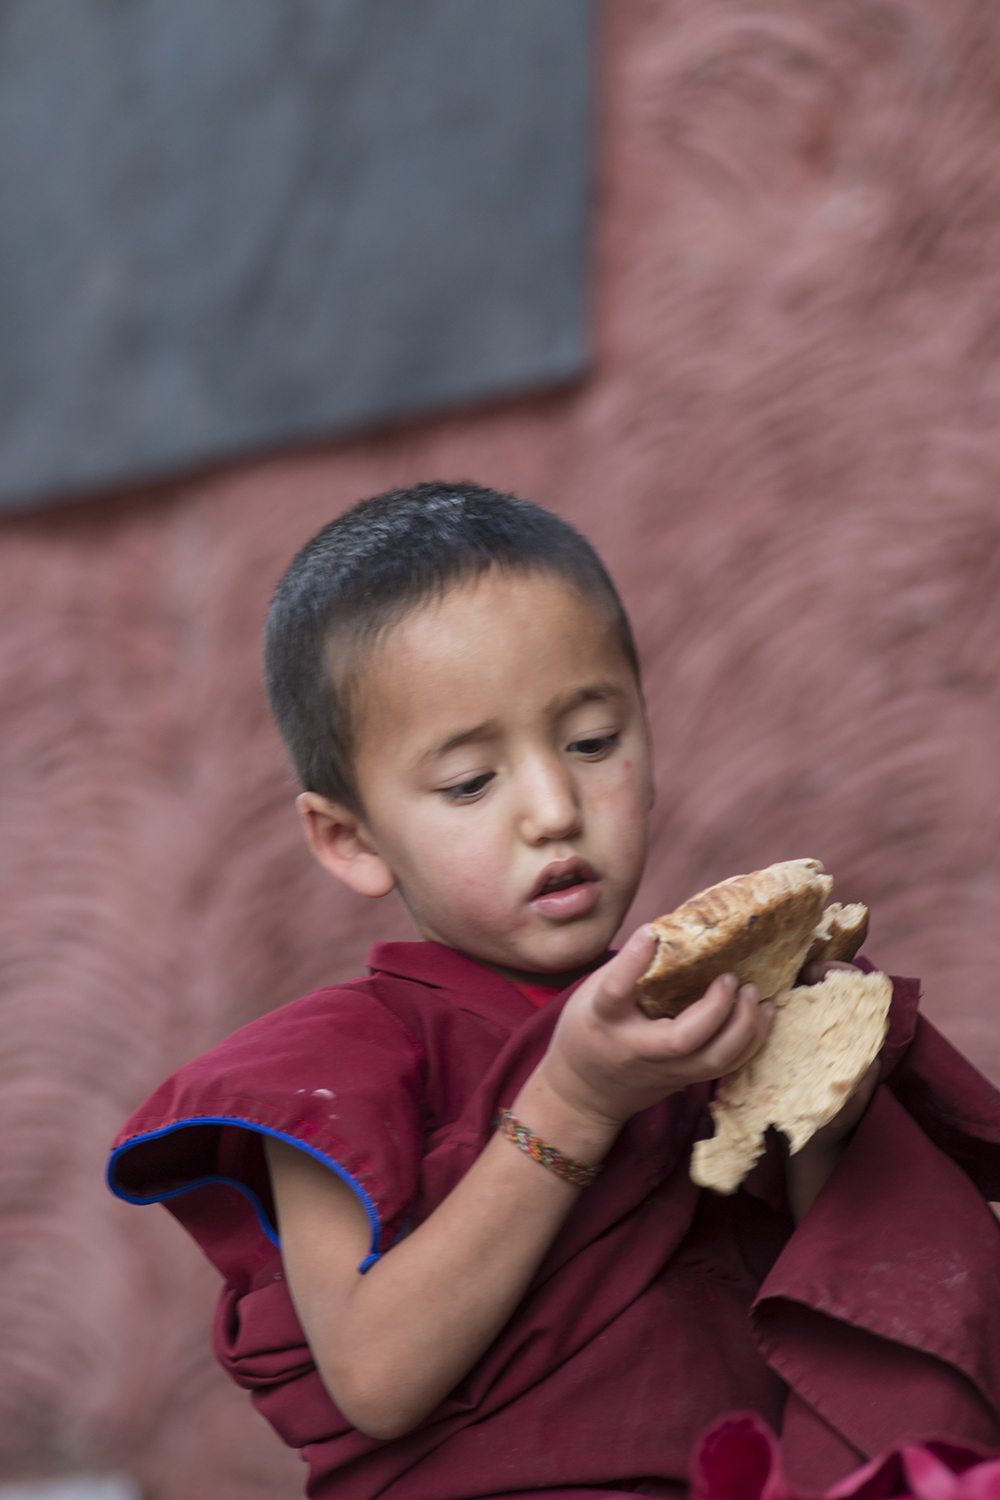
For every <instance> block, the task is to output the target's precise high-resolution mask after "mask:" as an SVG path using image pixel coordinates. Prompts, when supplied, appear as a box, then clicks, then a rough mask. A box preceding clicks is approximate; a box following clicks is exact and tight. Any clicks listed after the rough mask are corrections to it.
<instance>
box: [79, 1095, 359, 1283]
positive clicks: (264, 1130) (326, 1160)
mask: <svg viewBox="0 0 1000 1500" xmlns="http://www.w3.org/2000/svg"><path fill="white" fill-rule="evenodd" d="M194 1125H239V1126H241V1127H242V1128H243V1129H244V1130H253V1131H255V1132H256V1133H257V1135H270V1136H273V1137H274V1139H275V1140H277V1141H287V1142H288V1144H289V1145H290V1146H295V1147H296V1148H297V1149H298V1150H299V1151H304V1152H305V1153H306V1155H307V1156H312V1157H314V1158H315V1160H316V1161H319V1162H322V1163H323V1165H324V1166H325V1167H329V1169H330V1171H331V1172H335V1173H336V1174H337V1176H338V1177H339V1178H340V1179H341V1180H342V1181H343V1182H346V1183H347V1186H348V1187H349V1188H350V1189H351V1192H352V1193H353V1194H354V1195H355V1197H356V1198H357V1199H358V1201H359V1202H360V1204H361V1206H362V1208H363V1209H364V1211H365V1214H366V1216H367V1218H368V1223H369V1225H370V1227H371V1232H372V1244H371V1249H370V1250H369V1252H368V1254H367V1255H366V1256H365V1258H364V1260H363V1261H362V1262H361V1264H360V1265H359V1266H358V1271H359V1272H361V1273H362V1274H364V1272H365V1271H367V1270H368V1269H369V1267H371V1266H373V1265H374V1264H375V1262H376V1261H377V1260H380V1259H381V1255H380V1252H379V1248H378V1246H379V1240H380V1238H381V1235H382V1221H381V1219H380V1218H379V1215H378V1209H377V1208H376V1206H375V1200H374V1199H373V1198H372V1197H371V1195H370V1194H369V1193H367V1192H366V1191H365V1189H364V1188H363V1187H362V1186H361V1184H360V1182H358V1180H357V1178H356V1177H352V1176H351V1174H350V1172H348V1171H347V1169H346V1167H342V1166H341V1164H340V1162H339V1161H337V1160H336V1159H335V1158H334V1157H332V1156H327V1155H326V1154H325V1153H324V1152H322V1151H317V1149H316V1147H315V1146H307V1145H306V1143H305V1142H304V1141H300V1140H299V1139H298V1137H297V1136H294V1135H289V1134H288V1133H287V1131H284V1130H274V1129H272V1128H271V1127H270V1126H267V1125H258V1124H257V1122H256V1121H254V1120H241V1119H240V1118H239V1117H238V1116H236V1115H192V1116H191V1117H190V1118H189V1119H186V1120H175V1121H174V1123H173V1124H172V1125H164V1126H162V1127H161V1128H160V1129H159V1130H148V1131H146V1132H144V1133H143V1134H142V1135H136V1136H133V1137H132V1139H131V1140H128V1141H123V1142H122V1144H121V1145H120V1146H117V1147H116V1148H115V1150H114V1151H112V1153H111V1156H110V1157H109V1159H108V1168H107V1181H108V1187H109V1188H110V1189H111V1191H112V1192H113V1193H114V1195H115V1197H116V1198H122V1199H124V1201H125V1202H126V1203H137V1204H140V1205H145V1204H147V1203H165V1202H166V1201H167V1199H168V1198H179V1197H180V1196H181V1195H182V1194H183V1193H190V1192H193V1191H194V1189H195V1188H200V1187H207V1186H208V1185H209V1183H213V1182H224V1183H226V1184H228V1186H229V1187H234V1188H236V1190H237V1192H240V1193H242V1194H243V1196H244V1198H246V1199H248V1201H249V1202H250V1203H251V1204H252V1205H253V1209H254V1212H255V1213H256V1215H257V1222H258V1223H259V1225H260V1227H261V1229H262V1230H263V1232H264V1234H265V1235H266V1236H267V1238H268V1239H269V1240H270V1241H271V1244H272V1245H276V1246H277V1247H278V1249H279V1250H280V1249H281V1239H280V1236H279V1235H278V1233H277V1230H276V1229H275V1228H274V1226H273V1225H272V1224H271V1221H270V1220H269V1219H268V1217H267V1214H266V1212H265V1210H264V1205H263V1203H261V1201H260V1199H259V1198H258V1196H257V1194H256V1193H255V1192H254V1191H253V1189H252V1188H250V1187H247V1185H246V1183H245V1182H240V1180H239V1178H237V1177H225V1176H223V1175H222V1174H221V1173H216V1174H213V1175H212V1176H209V1177H197V1178H195V1179H194V1180H193V1181H191V1182H186V1183H185V1184H184V1185H183V1187H176V1188H168V1189H167V1191H166V1192H164V1193H153V1194H151V1195H150V1196H149V1197H147V1198H137V1197H136V1196H135V1195H134V1194H132V1193H129V1192H126V1190H125V1189H124V1188H123V1187H120V1186H119V1185H118V1183H116V1182H115V1180H114V1169H115V1167H116V1166H117V1165H118V1162H119V1160H120V1158H121V1157H122V1156H124V1155H125V1153H126V1152H127V1151H131V1150H132V1148H133V1146H141V1145H142V1144H143V1142H144V1141H155V1140H158V1139H159V1138H160V1137H161V1136H164V1135H172V1134H173V1132H174V1131H175V1130H185V1129H187V1128H188V1127H189V1126H194Z"/></svg>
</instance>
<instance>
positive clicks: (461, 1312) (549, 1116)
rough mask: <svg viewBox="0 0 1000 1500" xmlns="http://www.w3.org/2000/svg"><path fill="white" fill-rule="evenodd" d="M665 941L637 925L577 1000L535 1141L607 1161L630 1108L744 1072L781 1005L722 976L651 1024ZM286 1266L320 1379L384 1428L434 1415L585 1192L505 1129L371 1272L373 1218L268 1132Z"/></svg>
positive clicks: (405, 1427) (530, 1086) (535, 1088)
mask: <svg viewBox="0 0 1000 1500" xmlns="http://www.w3.org/2000/svg"><path fill="white" fill-rule="evenodd" d="M652 946H653V940H652V938H651V937H650V936H649V933H648V929H645V928H644V929H640V931H639V932H638V933H636V934H635V935H634V936H633V938H632V939H631V940H630V941H629V943H628V944H626V946H625V947H624V948H623V949H622V951H621V953H619V954H618V955H617V957H616V958H614V959H612V960H611V962H610V963H609V964H606V965H605V966H604V968H603V969H600V970H598V971H597V972H596V973H595V974H593V975H592V976H591V977H590V978H589V979H587V980H586V981H585V982H584V984H582V985H581V986H580V988H579V990H577V992H576V993H575V994H574V995H573V997H572V998H571V1000H570V1001H569V1002H568V1003H567V1005H566V1007H565V1009H564V1011H563V1013H562V1015H561V1016H560V1019H559V1023H558V1025H557V1027H556V1030H555V1033H554V1035H553V1038H552V1042H551V1044H550V1047H549V1049H548V1052H547V1053H546V1055H545V1057H544V1058H543V1059H542V1062H541V1063H540V1064H539V1066H538V1067H537V1068H536V1069H535V1072H534V1073H533V1074H532V1075H531V1077H530V1078H529V1079H528V1081H527V1083H526V1084H525V1086H524V1088H523V1089H522V1090H521V1092H520V1094H519V1095H518V1097H517V1099H516V1100H515V1101H514V1104H513V1106H512V1108H513V1112H514V1114H515V1115H516V1116H517V1118H518V1119H520V1120H522V1121H523V1122H524V1123H525V1124H526V1125H528V1126H529V1128H530V1129H531V1130H533V1131H534V1132H535V1134H536V1135H538V1136H541V1137H542V1139H544V1140H546V1141H549V1142H551V1143H552V1144H553V1145H555V1146H556V1147H558V1149H559V1150H560V1151H561V1152H563V1153H564V1154H565V1155H567V1156H570V1157H573V1158H574V1159H575V1160H578V1161H583V1162H588V1163H591V1164H594V1165H596V1164H597V1163H598V1162H600V1161H601V1160H603V1158H604V1156H605V1154H606V1153H607V1151H608V1149H609V1147H610V1146H611V1144H612V1142H613V1141H614V1139H615V1137H616V1136H617V1134H618V1132H619V1130H620V1129H621V1127H622V1125H623V1124H624V1123H625V1121H626V1120H627V1119H628V1118H630V1116H631V1115H633V1114H635V1113H637V1112H638V1111H639V1110H641V1109H645V1108H647V1107H648V1106H649V1105H651V1104H654V1103H656V1102H657V1101H658V1100H659V1099H663V1098H665V1097H666V1096H667V1095H668V1094H671V1093H673V1092H675V1091H676V1090H677V1089H680V1088H684V1087H685V1086H686V1085H687V1084H689V1083H694V1082H698V1081H701V1080H704V1079H708V1078H716V1077H718V1076H719V1075H720V1074H722V1073H724V1072H726V1071H728V1070H730V1069H732V1068H734V1067H737V1066H739V1064H740V1063H741V1062H742V1061H744V1060H745V1058H747V1057H749V1056H751V1055H752V1054H753V1052H755V1051H756V1049H757V1048H758V1047H759V1046H760V1044H761V1042H762V1041H763V1038H764V1035H765V1034H766V1030H767V1027H768V1025H769V1024H770V1015H771V1008H770V1007H767V1006H761V1007H758V1006H757V1005H756V1003H755V999H754V995H753V991H747V990H744V991H741V992H740V994H739V995H737V993H736V982H735V980H733V979H732V978H731V977H728V976H727V978H725V979H719V980H716V981H715V983H714V984H713V985H711V986H710V988H709V990H708V991H707V992H706V994H705V996H704V997H703V999H701V1000H700V1001H698V1002H697V1003H696V1004H695V1005H693V1006H690V1007H689V1008H688V1009H687V1010H686V1011H685V1012H683V1014H682V1015H681V1016H679V1017H677V1019H676V1020H661V1021H650V1020H649V1019H647V1018H646V1017H645V1016H644V1015H642V1013H641V1012H640V1011H639V1010H638V1007H637V1006H636V1005H635V998H634V990H635V982H636V980H637V979H638V977H639V975H640V974H641V973H642V972H643V971H644V969H645V968H646V967H647V965H648V962H649V959H650V956H651V952H652ZM267 1154H268V1162H269V1165H270V1168H271V1177H272V1182H273V1186H274V1196H275V1203H276V1205H277V1212H278V1221H279V1227H280V1231H281V1239H282V1247H283V1250H282V1254H283V1258H284V1264H285V1274H286V1276H287V1278H288V1284H289V1289H290V1291H291V1294H292V1298H293V1301H294V1303H295V1306H296V1310H297V1312H298V1314H299V1318H300V1321H301V1323H302V1326H303V1329H304V1331H305V1334H306V1338H307V1339H308V1341H309V1346H310V1348H311V1350H312V1352H313V1356H314V1358H315V1360H316V1364H317V1366H318V1368H319V1371H320V1374H321V1376H322V1377H323V1381H324V1383H325V1385H326V1386H327V1389H328V1390H329V1391H330V1394H331V1396H332V1397H333V1399H334V1401H335V1402H336V1403H337V1405H338V1407H339V1408H340V1409H341V1411H342V1412H343V1413H344V1415H345V1416H346V1417H347V1418H348V1419H349V1421H351V1422H352V1423H353V1424H354V1425H355V1426H356V1427H358V1428H360V1430H361V1431H363V1432H366V1433H368V1434H369V1435H370V1436H372V1437H377V1438H385V1439H388V1438H394V1437H398V1436H401V1435H402V1434H403V1433H405V1432H408V1431H409V1430H410V1429H411V1428H413V1427H415V1426H416V1425H417V1423H419V1422H420V1421H422V1420H423V1418H424V1417H426V1416H428V1415H429V1414H430V1413H431V1412H432V1411H433V1410H434V1408H435V1407H436V1406H438V1405H439V1404H440V1402H441V1401H442V1400H443V1399H444V1397H445V1396H446V1395H447V1394H448V1392H449V1391H450V1390H452V1389H453V1387H454V1386H455V1385H456V1384H457V1383H458V1381H459V1380H461V1378H462V1376H463V1375H465V1374H466V1373H467V1372H468V1371H469V1370H470V1369H471V1368H472V1366H473V1365H474V1364H475V1363H476V1361H477V1360H478V1359H479V1357H480V1355H481V1354H483V1353H484V1351H485V1350H486V1349H487V1348H488V1347H489V1345H490V1344H491V1343H492V1342H493V1340H494V1339H495V1338H496V1336H497V1334H498V1333H499V1332H500V1330H501V1328H502V1327H503V1326H504V1324H505V1323H506V1322H507V1320H508V1318H509V1317H510V1316H511V1314H512V1312H513V1311H514V1309H515V1308H516V1306H517V1304H518V1302H519V1301H520V1300H521V1298H522V1297H523V1295H524V1293H525V1290H526V1289H527V1287H528V1285H529V1283H530V1281H531V1278H532V1276H533V1275H534V1273H535V1270H536V1269H537V1267H538V1265H539V1264H540V1262H541V1260H542V1259H543V1257H544V1255H545V1253H546V1251H547V1249H548V1247H549V1245H550V1244H551V1243H552V1240H553V1238H554V1237H555V1234H556V1232H557V1231H558V1229H559V1227H560V1225H561V1224H562V1222H563V1220H564V1218H565V1217H566V1214H567V1213H568V1212H569V1209H570V1207H571V1206H572V1204H573V1202H574V1201H575V1199H576V1196H577V1193H578V1192H579V1191H580V1189H578V1188H576V1187H574V1186H573V1185H571V1184H570V1183H568V1182H565V1181H564V1180H563V1179H562V1178H561V1177H558V1176H557V1175H556V1174H555V1173H554V1172H551V1171H549V1170H547V1169H546V1168H545V1167H542V1166H540V1165H539V1164H538V1163H537V1162H535V1161H533V1160H532V1159H531V1158H530V1157H528V1156H527V1155H525V1154H524V1153H523V1152H521V1151H519V1150H518V1149H517V1148H516V1147H515V1146H514V1145H512V1144H511V1143H510V1142H509V1141H508V1140H506V1139H505V1138H504V1137H502V1136H499V1135H498V1136H494V1138H493V1139H492V1140H491V1141H490V1142H489V1143H488V1145H487V1146H486V1148H485V1150H484V1151H483V1152H482V1154H481V1155H480V1156H479V1157H478V1158H477V1160H476V1161H475V1162H474V1163H473V1165H472V1167H471V1168H470V1169H469V1171H468V1172H467V1173H466V1175H465V1176H464V1177H463V1178H462V1180H461V1182H459V1183H458V1184H457V1185H456V1187H455V1188H454V1189H453V1190H452V1192H451V1193H450V1194H449V1195H448V1197H447V1198H446V1199H445V1200H444V1201H443V1202H442V1203H441V1204H440V1205H439V1206H438V1208H436V1209H435V1210H434V1212H433V1213H432V1214H431V1215H430V1216H429V1217H428V1218H427V1219H426V1221H425V1222H424V1223H423V1224H421V1225H419V1226H418V1228H417V1229H415V1230H414V1231H413V1233H412V1234H411V1235H409V1236H408V1237H407V1238H405V1239H404V1240H402V1241H401V1242H400V1243H399V1244H397V1245H395V1246H393V1248H392V1249H391V1250H389V1251H387V1252H386V1254H385V1255H383V1256H382V1258H381V1259H380V1260H379V1261H377V1262H376V1263H375V1265H374V1266H372V1268H371V1269H370V1270H369V1271H368V1272H367V1274H366V1275H364V1276H361V1275H359V1274H358V1272H357V1269H356V1267H357V1265H358V1263H359V1262H360V1261H361V1260H362V1259H363V1257H364V1255H365V1252H366V1250H367V1248H368V1240H369V1230H368V1224H367V1220H366V1218H365V1215H364V1212H363V1210H362V1208H361V1206H360V1204H359V1203H358V1201H357V1199H356V1198H355V1197H354V1195H353V1193H352V1192H351V1190H350V1189H349V1188H348V1187H347V1186H346V1184H344V1183H343V1182H341V1181H340V1179H339V1178H337V1177H336V1176H335V1175H334V1174H333V1173H332V1172H330V1171H329V1170H328V1169H327V1168H325V1167H323V1166H322V1165H320V1164H319V1163H318V1162H316V1161H314V1160H313V1159H312V1158H310V1157H308V1156H306V1155H305V1153H303V1152H300V1151H297V1150H296V1149H295V1148H294V1147H292V1146H288V1145H286V1144H284V1143H283V1142H280V1141H274V1140H269V1141H268V1142H267Z"/></svg>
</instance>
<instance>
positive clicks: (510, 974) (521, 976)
mask: <svg viewBox="0 0 1000 1500" xmlns="http://www.w3.org/2000/svg"><path fill="white" fill-rule="evenodd" d="M469 957H470V958H473V957H475V955H474V954H471V953H470V954H469ZM608 957H609V955H608V954H607V953H601V954H599V955H598V957H597V958H595V959H594V960H593V962H592V963H589V964H583V965H582V966H581V967H580V968H578V969H566V970H564V971H563V972H562V973H559V974H552V973H549V972H548V971H547V970H543V971H539V970H538V969H507V968H505V967H504V965H503V964H492V963H490V961H489V959H487V958H477V959H476V963H478V964H482V965H483V967H484V968H486V969H492V970H493V972H494V974H500V975H501V976H502V977H503V978H504V979H509V980H510V982H511V984H527V985H533V984H537V985H542V986H544V988H546V989H551V990H552V991H553V993H554V992H555V991H557V990H565V989H567V988H568V987H569V985H571V984H575V983H576V981H577V980H578V979H583V978H584V976H585V975H587V974H591V973H593V971H594V970H595V969H596V968H598V967H599V966H600V965H601V964H603V963H605V962H606V961H607V959H608Z"/></svg>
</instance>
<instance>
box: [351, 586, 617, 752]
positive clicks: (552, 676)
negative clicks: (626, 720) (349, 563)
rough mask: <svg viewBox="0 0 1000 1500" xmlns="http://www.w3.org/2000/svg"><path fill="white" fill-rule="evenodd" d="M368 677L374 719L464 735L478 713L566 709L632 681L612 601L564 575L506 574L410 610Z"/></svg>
mask: <svg viewBox="0 0 1000 1500" xmlns="http://www.w3.org/2000/svg"><path fill="white" fill-rule="evenodd" d="M361 678H362V682H361V683H360V684H359V686H360V687H361V690H362V691H361V696H362V699H363V700H364V718H365V719H366V720H369V721H370V720H371V718H372V716H374V717H375V718H378V717H381V716H382V714H383V713H385V714H389V715H391V716H392V717H393V719H394V721H395V723H396V725H397V727H400V726H401V724H402V723H403V722H407V723H413V724H416V723H417V722H418V721H419V722H422V723H424V724H427V723H428V722H429V721H435V722H441V721H442V720H445V721H447V720H451V721H454V723H455V724H456V729H455V733H456V734H457V733H460V732H462V725H463V724H464V722H465V721H466V719H467V717H468V714H469V713H470V712H471V713H472V714H473V715H474V716H477V713H478V716H479V717H482V716H485V717H488V718H490V717H493V715H494V713H495V712H496V711H500V712H501V713H503V712H505V711H506V712H511V711H514V710H515V709H516V707H517V706H518V704H519V703H528V702H530V703H531V704H532V705H533V706H536V707H541V706H543V705H550V706H551V707H552V708H553V709H557V708H558V707H559V706H560V700H563V701H565V702H566V704H568V703H569V702H570V700H574V699H575V700H577V701H583V699H584V698H585V697H587V696H588V695H589V696H590V697H591V698H596V697H601V696H604V697H607V696H611V695H612V694H613V693H614V692H616V691H621V690H622V687H623V683H628V682H631V681H632V680H633V679H632V672H631V667H630V666H629V664H628V661H627V659H626V656H625V652H624V648H623V646H622V643H621V640H620V636H619V633H618V627H617V623H616V621H615V620H614V617H613V615H612V613H611V610H610V609H609V608H608V606H607V604H606V603H605V601H604V600H603V599H593V600H588V599H586V598H584V596H583V595H582V593H581V592H580V590H579V589H577V588H575V587H574V586H573V585H572V584H569V583H567V582H565V581H563V580H562V579H559V578H552V577H548V576H545V575H538V574H504V573H499V572H491V573H488V574H486V575H484V576H483V577H481V578H479V579H476V580H474V581H472V582H469V583H466V584H463V585H459V586H456V587H455V588H452V589H449V590H448V591H447V592H446V593H445V594H443V595H442V596H441V597H440V598H437V599H433V600H430V601H427V602H425V603H423V604H420V605H418V606H417V607H415V608H414V609H413V610H411V611H410V612H409V613H407V614H406V615H405V616H404V617H403V618H402V619H401V620H399V621H398V622H397V623H395V624H394V625H392V626H391V627H390V628H389V629H388V630H387V631H385V632H384V634H383V635H382V636H381V637H380V639H379V641H378V642H377V644H376V645H375V646H374V648H373V650H372V652H371V655H370V657H369V660H368V662H367V663H366V669H365V670H364V671H363V673H362V674H361ZM360 706H361V705H359V707H360Z"/></svg>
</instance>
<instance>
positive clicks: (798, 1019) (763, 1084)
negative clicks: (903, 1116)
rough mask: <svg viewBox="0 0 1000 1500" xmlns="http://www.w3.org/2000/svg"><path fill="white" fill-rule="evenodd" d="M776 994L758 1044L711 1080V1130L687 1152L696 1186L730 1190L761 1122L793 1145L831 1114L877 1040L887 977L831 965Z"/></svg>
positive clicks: (760, 1144)
mask: <svg viewBox="0 0 1000 1500" xmlns="http://www.w3.org/2000/svg"><path fill="white" fill-rule="evenodd" d="M777 998H778V1002H779V1004H778V1008H777V1009H776V1010H775V1013H774V1020H773V1022H772V1023H771V1030H770V1032H769V1033H768V1036H767V1040H766V1041H765V1042H764V1045H763V1046H762V1047H761V1049H760V1051H759V1052H758V1053H757V1054H756V1055H755V1056H754V1057H752V1058H751V1059H750V1061H749V1062H747V1063H744V1064H743V1067H742V1068H738V1069H737V1071H736V1072H735V1073H731V1074H730V1075H729V1076H728V1077H726V1078H723V1079H722V1081H721V1083H720V1084H719V1087H718V1090H717V1092H716V1096H715V1098H714V1100H713V1101H712V1104H711V1110H712V1118H713V1120H714V1122H715V1134H714V1135H713V1137H712V1139H711V1140H708V1141H698V1142H697V1144H696V1145H695V1148H694V1153H693V1155H692V1158H691V1176H692V1178H693V1179H694V1181H695V1182H696V1183H698V1185H699V1187H707V1188H712V1189H713V1190H714V1191H715V1192H717V1193H732V1192H735V1190H736V1188H738V1187H739V1185H740V1183H741V1182H742V1181H743V1179H744V1177H745V1176H746V1175H747V1173H748V1172H749V1171H750V1169H751V1168H752V1167H753V1165H754V1163H755V1162H756V1161H757V1158H758V1157H759V1156H760V1154H761V1152H762V1151H763V1149H764V1132H765V1131H766V1130H767V1128H768V1126H769V1125H774V1126H775V1127H776V1128H777V1129H778V1130H781V1131H783V1132H784V1134H785V1135H786V1136H787V1137H788V1143H789V1146H790V1148H791V1150H792V1151H793V1152H795V1151H799V1150H800V1149H801V1148H802V1147H803V1146H804V1145H805V1143H806V1141H808V1140H809V1138H810V1136H812V1135H813V1134H815V1132H816V1131H817V1130H819V1128H820V1127H821V1126H822V1125H826V1124H827V1123H828V1122H829V1121H830V1120H832V1119H833V1117H834V1115H835V1114H837V1113H838V1111H839V1110H840V1109H841V1108H842V1106H843V1105H844V1104H845V1103H846V1102H847V1100H848V1099H849V1098H850V1096H851V1094H852V1093H853V1092H854V1090H855V1088H857V1086H858V1084H859V1083H860V1082H861V1079H862V1078H863V1077H864V1075H865V1073H866V1072H867V1071H868V1069H869V1067H870V1066H871V1064H872V1062H873V1061H874V1059H875V1058H876V1057H877V1056H878V1052H879V1049H880V1048H881V1046H882V1043H883V1042H884V1040H885V1033H886V1028H887V1026H888V1016H889V1002H890V1000H891V999H892V981H891V980H890V979H889V978H888V977H887V975H885V974H862V973H860V972H859V971H858V970H853V971H852V970H847V969H835V970H833V971H832V972H831V973H829V974H827V976H826V978H825V979H824V980H823V982H822V984H814V985H802V986H800V987H799V988H797V989H793V990H790V991H789V992H788V993H787V994H783V995H780V996H778V997H777ZM781 1002H783V1003H781Z"/></svg>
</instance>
